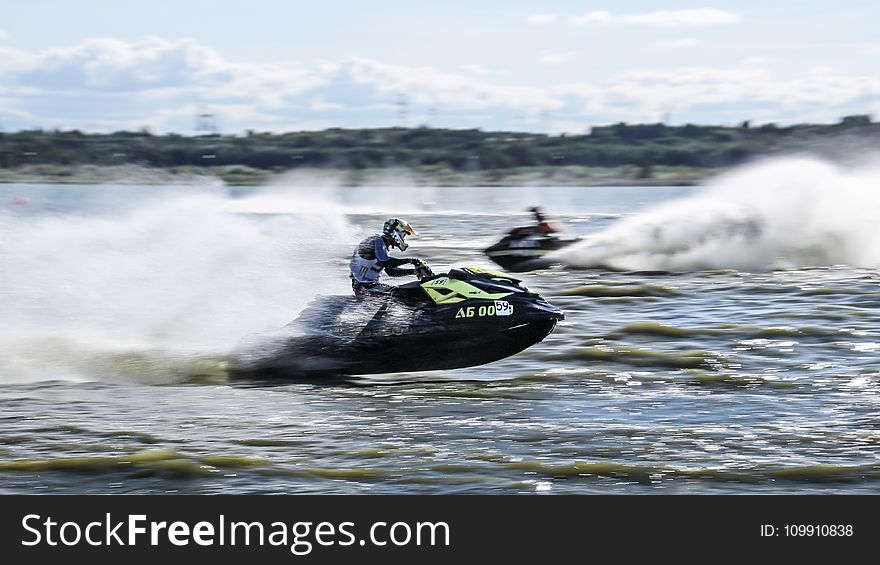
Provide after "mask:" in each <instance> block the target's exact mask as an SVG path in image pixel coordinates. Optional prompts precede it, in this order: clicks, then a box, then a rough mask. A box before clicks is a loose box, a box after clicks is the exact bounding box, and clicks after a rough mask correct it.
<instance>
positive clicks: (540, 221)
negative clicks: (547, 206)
mask: <svg viewBox="0 0 880 565" xmlns="http://www.w3.org/2000/svg"><path fill="white" fill-rule="evenodd" d="M528 211H529V212H531V213H532V214H533V215H534V217H535V224H534V225H531V226H525V227H521V228H513V229H512V230H510V232H509V233H508V234H507V237H508V238H509V239H528V238H531V237H535V236H537V237H550V236H552V235H553V234H555V233H557V232H559V228H558V227H557V226H556V224H555V223H553V222H550V221H548V220H547V217H546V216H544V213H543V212H542V211H541V209H540V208H538V207H537V206H533V207H531V208H529V210H528Z"/></svg>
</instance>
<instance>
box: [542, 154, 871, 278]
mask: <svg viewBox="0 0 880 565" xmlns="http://www.w3.org/2000/svg"><path fill="white" fill-rule="evenodd" d="M556 257H557V258H558V259H560V260H561V261H563V262H565V263H567V264H569V265H571V266H574V267H585V268H589V267H607V268H612V269H619V270H652V269H653V270H671V271H674V270H688V271H689V270H703V269H739V270H764V269H770V268H797V267H811V266H823V265H834V264H847V265H852V266H856V267H866V268H873V267H878V266H880V170H878V169H876V168H873V169H872V168H861V169H856V170H844V169H841V168H837V167H835V166H833V165H831V164H828V163H825V162H822V161H818V160H815V159H810V158H787V159H780V160H776V161H772V162H766V163H763V164H756V165H751V166H747V167H743V168H741V169H737V170H735V171H732V172H730V173H728V174H726V175H723V176H721V177H719V178H718V179H716V180H715V181H714V182H712V183H710V184H709V185H708V186H707V187H706V188H705V189H704V190H703V191H702V192H700V193H699V194H696V195H694V196H691V197H688V198H684V199H681V200H677V201H674V202H669V203H665V204H662V205H660V206H657V207H656V208H654V209H651V210H648V211H646V212H644V213H641V214H638V215H635V216H630V217H626V218H623V219H622V220H620V221H619V222H617V223H616V224H614V225H612V226H611V227H609V228H608V229H606V230H604V231H602V232H599V233H597V234H595V235H592V236H590V237H588V238H587V239H586V240H585V241H583V242H580V243H577V244H575V245H573V246H571V247H570V248H568V249H565V250H562V251H560V252H559V253H558V254H557V255H556Z"/></svg>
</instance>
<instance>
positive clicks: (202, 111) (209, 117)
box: [196, 104, 217, 135]
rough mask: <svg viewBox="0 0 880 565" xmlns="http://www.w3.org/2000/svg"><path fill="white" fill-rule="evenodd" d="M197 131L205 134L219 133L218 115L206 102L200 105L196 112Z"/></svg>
mask: <svg viewBox="0 0 880 565" xmlns="http://www.w3.org/2000/svg"><path fill="white" fill-rule="evenodd" d="M196 131H197V132H200V133H202V134H205V135H213V134H215V133H217V120H216V116H214V114H213V113H212V112H211V111H210V110H208V107H207V106H205V105H204V104H201V105H199V109H198V112H197V114H196Z"/></svg>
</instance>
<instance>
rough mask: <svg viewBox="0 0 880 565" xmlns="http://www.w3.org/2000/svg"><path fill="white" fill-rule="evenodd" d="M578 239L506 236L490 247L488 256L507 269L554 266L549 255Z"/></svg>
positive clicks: (521, 269)
mask: <svg viewBox="0 0 880 565" xmlns="http://www.w3.org/2000/svg"><path fill="white" fill-rule="evenodd" d="M575 241H577V239H560V238H557V237H538V238H511V237H505V238H504V239H502V240H501V241H499V242H498V243H496V244H495V245H492V246H491V247H488V248H487V249H486V250H485V251H484V252H485V254H486V256H487V257H488V258H489V259H490V260H491V261H492V262H494V263H495V264H496V265H498V266H500V267H501V268H503V269H504V270H506V271H510V272H513V273H523V272H526V271H536V270H539V269H547V268H550V267H552V266H553V265H554V264H555V262H554V261H551V260H550V259H548V258H547V255H549V254H550V253H552V252H554V251H558V250H559V249H562V248H563V247H567V246H569V245H571V244H572V243H574V242H575Z"/></svg>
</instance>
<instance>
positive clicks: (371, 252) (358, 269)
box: [349, 218, 425, 297]
mask: <svg viewBox="0 0 880 565" xmlns="http://www.w3.org/2000/svg"><path fill="white" fill-rule="evenodd" d="M407 235H418V232H416V230H415V229H413V227H412V226H411V225H410V224H409V222H407V221H405V220H401V219H398V218H391V219H390V220H388V221H387V222H385V225H384V226H383V227H382V234H381V235H380V234H376V235H371V236H370V237H368V238H366V239H364V240H363V241H361V242H360V243H359V244H358V246H357V247H356V248H355V250H354V253H352V255H351V261H350V262H349V268H350V269H351V289H352V291H354V295H355V296H357V297H363V296H367V295H370V294H377V295H382V294H388V293H390V292H391V291H393V290H394V289H395V288H397V287H395V286H393V285H389V284H383V283H380V282H379V274H380V273H381V272H382V270H383V269H384V270H385V272H386V273H388V274H389V275H391V276H392V277H404V276H407V275H415V274H416V269H401V268H399V267H400V266H401V265H414V266H415V267H417V268H418V267H422V266H425V263H424V261H422V260H421V259H416V258H414V257H402V258H397V257H391V255H389V253H388V250H389V248H390V247H396V248H398V249H400V250H401V251H406V248H407V247H409V244H407V243H406V236H407Z"/></svg>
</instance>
